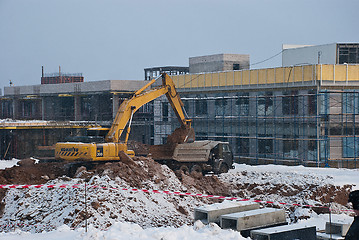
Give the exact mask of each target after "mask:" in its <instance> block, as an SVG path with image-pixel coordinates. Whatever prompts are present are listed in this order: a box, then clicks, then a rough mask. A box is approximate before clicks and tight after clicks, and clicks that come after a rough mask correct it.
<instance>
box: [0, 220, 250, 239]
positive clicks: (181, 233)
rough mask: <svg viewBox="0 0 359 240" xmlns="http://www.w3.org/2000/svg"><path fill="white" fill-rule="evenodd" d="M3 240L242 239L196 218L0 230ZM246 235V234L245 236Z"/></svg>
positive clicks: (234, 232) (238, 235)
mask: <svg viewBox="0 0 359 240" xmlns="http://www.w3.org/2000/svg"><path fill="white" fill-rule="evenodd" d="M0 238H1V239H2V240H21V239H24V240H25V239H26V240H27V239H29V238H31V239H37V240H47V239H52V240H75V239H76V240H77V239H83V240H87V239H88V240H90V239H91V240H114V239H116V240H122V239H123V240H128V239H142V240H155V239H157V240H160V239H163V240H164V239H166V240H182V239H183V240H186V239H196V240H207V239H208V240H212V239H213V240H217V239H218V240H221V239H223V240H227V239H228V240H243V239H246V238H243V237H242V236H241V235H240V233H239V232H236V231H233V230H222V229H221V228H219V227H218V225H216V224H209V225H203V224H201V223H198V222H196V223H195V224H194V226H182V227H180V228H174V227H160V228H147V229H143V228H141V227H140V226H139V225H137V224H134V223H125V222H118V223H115V224H114V225H113V226H111V227H110V228H109V229H108V230H107V231H101V230H98V229H97V228H94V227H93V226H90V227H89V228H88V231H87V232H86V231H85V229H84V228H79V229H76V230H71V229H70V228H69V227H68V226H66V225H63V226H61V227H59V228H58V229H57V230H54V231H51V232H42V233H35V234H30V233H28V232H23V231H19V230H18V231H15V232H9V233H0ZM248 239H249V238H248Z"/></svg>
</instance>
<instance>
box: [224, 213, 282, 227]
mask: <svg viewBox="0 0 359 240" xmlns="http://www.w3.org/2000/svg"><path fill="white" fill-rule="evenodd" d="M285 223H286V219H285V211H284V210H282V209H275V208H263V209H256V210H250V211H245V212H239V213H231V214H226V215H222V216H221V217H220V226H221V228H224V229H226V228H230V229H234V230H238V231H243V230H248V229H253V228H260V227H266V226H273V225H278V224H285Z"/></svg>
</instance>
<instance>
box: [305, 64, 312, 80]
mask: <svg viewBox="0 0 359 240" xmlns="http://www.w3.org/2000/svg"><path fill="white" fill-rule="evenodd" d="M313 77H314V67H313V66H312V65H308V66H304V67H303V81H304V82H310V81H313Z"/></svg>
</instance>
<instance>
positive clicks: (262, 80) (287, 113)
mask: <svg viewBox="0 0 359 240" xmlns="http://www.w3.org/2000/svg"><path fill="white" fill-rule="evenodd" d="M173 78H174V80H175V81H176V82H177V84H178V85H177V87H178V88H179V89H180V92H181V98H182V100H183V102H184V105H185V109H186V111H187V113H188V115H189V117H190V118H191V119H193V127H194V129H195V131H196V138H197V139H213V140H220V141H228V142H230V144H231V146H232V148H233V152H234V154H235V157H236V158H237V159H238V161H239V162H245V163H250V164H262V163H273V164H277V163H285V164H295V165H298V164H301V165H306V166H332V167H348V168H357V167H358V164H359V163H358V162H357V159H358V156H359V141H358V138H357V137H356V135H357V134H358V133H359V128H358V127H357V125H358V124H357V122H358V121H359V118H358V116H357V115H358V114H359V91H358V88H359V85H358V82H359V65H308V66H298V67H297V66H296V67H285V68H275V69H260V70H243V71H229V72H218V73H204V74H189V75H183V76H182V75H180V76H173ZM171 123H172V128H171V129H172V130H173V129H174V128H176V127H177V120H176V119H171ZM162 124H163V123H162ZM162 133H163V134H164V135H165V134H168V131H167V132H163V131H162ZM163 137H164V136H162V138H163Z"/></svg>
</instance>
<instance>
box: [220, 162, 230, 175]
mask: <svg viewBox="0 0 359 240" xmlns="http://www.w3.org/2000/svg"><path fill="white" fill-rule="evenodd" d="M228 170H229V167H228V165H227V164H225V163H222V164H221V167H220V168H219V173H227V172H228Z"/></svg>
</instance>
